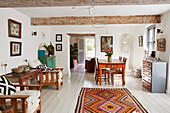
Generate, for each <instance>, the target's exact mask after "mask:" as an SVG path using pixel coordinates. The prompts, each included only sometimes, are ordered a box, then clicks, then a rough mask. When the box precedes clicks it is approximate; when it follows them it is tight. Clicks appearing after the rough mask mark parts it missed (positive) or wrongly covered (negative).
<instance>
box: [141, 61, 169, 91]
mask: <svg viewBox="0 0 170 113" xmlns="http://www.w3.org/2000/svg"><path fill="white" fill-rule="evenodd" d="M166 68H167V63H166V62H156V61H147V60H143V69H142V86H143V87H144V88H146V89H148V90H149V91H150V92H152V93H165V92H166Z"/></svg>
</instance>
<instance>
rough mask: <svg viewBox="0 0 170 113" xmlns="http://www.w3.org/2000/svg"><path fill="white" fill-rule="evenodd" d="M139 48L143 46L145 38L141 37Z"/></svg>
mask: <svg viewBox="0 0 170 113" xmlns="http://www.w3.org/2000/svg"><path fill="white" fill-rule="evenodd" d="M139 46H140V47H142V46H143V36H139Z"/></svg>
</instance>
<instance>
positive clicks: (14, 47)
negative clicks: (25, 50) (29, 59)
mask: <svg viewBox="0 0 170 113" xmlns="http://www.w3.org/2000/svg"><path fill="white" fill-rule="evenodd" d="M21 51H22V43H21V42H10V56H21Z"/></svg>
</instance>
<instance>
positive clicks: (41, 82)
mask: <svg viewBox="0 0 170 113" xmlns="http://www.w3.org/2000/svg"><path fill="white" fill-rule="evenodd" d="M43 80H44V72H41V77H40V84H43V82H44V81H43Z"/></svg>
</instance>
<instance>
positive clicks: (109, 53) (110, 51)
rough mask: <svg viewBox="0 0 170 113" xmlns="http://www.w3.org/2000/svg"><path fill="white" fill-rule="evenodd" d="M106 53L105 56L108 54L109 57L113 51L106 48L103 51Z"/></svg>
mask: <svg viewBox="0 0 170 113" xmlns="http://www.w3.org/2000/svg"><path fill="white" fill-rule="evenodd" d="M105 53H106V55H105V56H108V57H111V56H112V55H113V51H112V50H110V49H108V50H106V51H105Z"/></svg>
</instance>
